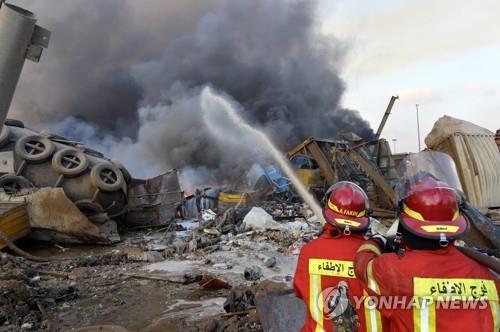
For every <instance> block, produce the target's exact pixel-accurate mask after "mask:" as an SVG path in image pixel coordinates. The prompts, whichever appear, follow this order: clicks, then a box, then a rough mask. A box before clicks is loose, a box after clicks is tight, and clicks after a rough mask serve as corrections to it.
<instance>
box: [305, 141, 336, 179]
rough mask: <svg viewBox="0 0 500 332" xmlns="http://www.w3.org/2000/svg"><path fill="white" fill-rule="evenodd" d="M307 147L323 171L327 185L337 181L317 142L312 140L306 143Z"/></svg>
mask: <svg viewBox="0 0 500 332" xmlns="http://www.w3.org/2000/svg"><path fill="white" fill-rule="evenodd" d="M307 149H308V151H309V153H310V154H311V156H312V157H313V158H314V160H316V162H317V163H318V166H319V168H320V169H321V171H322V172H323V174H324V176H325V180H326V182H327V183H328V185H332V184H334V183H335V182H336V181H337V176H336V175H335V172H334V170H333V168H332V165H331V164H330V161H328V159H327V158H326V156H325V154H324V153H323V151H322V150H321V148H320V147H319V145H318V143H317V142H316V141H312V142H311V143H310V144H309V145H307Z"/></svg>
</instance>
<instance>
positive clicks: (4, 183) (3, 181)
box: [0, 174, 34, 195]
mask: <svg viewBox="0 0 500 332" xmlns="http://www.w3.org/2000/svg"><path fill="white" fill-rule="evenodd" d="M28 188H34V186H33V184H32V183H31V182H30V181H29V180H28V179H26V178H25V177H24V176H17V175H12V174H5V175H2V176H0V189H3V190H4V191H5V193H6V194H9V195H12V194H16V193H19V192H20V191H21V190H22V189H28Z"/></svg>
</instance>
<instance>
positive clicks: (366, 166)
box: [347, 149, 396, 205]
mask: <svg viewBox="0 0 500 332" xmlns="http://www.w3.org/2000/svg"><path fill="white" fill-rule="evenodd" d="M347 153H348V154H349V156H350V157H351V158H352V159H353V160H354V161H355V162H357V163H358V165H359V166H360V167H361V169H362V170H363V172H365V173H366V174H367V175H368V176H369V177H370V178H372V180H373V182H375V184H376V185H377V186H378V187H380V189H382V191H383V192H384V193H385V194H386V195H387V197H389V198H390V201H391V202H392V204H393V205H394V198H395V197H396V194H395V192H394V189H392V187H391V186H390V185H389V183H388V182H387V181H386V180H385V178H384V177H383V176H382V174H380V172H379V171H378V170H376V169H374V168H373V167H372V165H371V164H370V163H369V162H368V161H367V160H365V159H364V158H363V157H361V155H360V154H359V153H358V152H357V151H356V150H354V149H348V150H347Z"/></svg>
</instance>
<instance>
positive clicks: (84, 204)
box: [75, 199, 104, 217]
mask: <svg viewBox="0 0 500 332" xmlns="http://www.w3.org/2000/svg"><path fill="white" fill-rule="evenodd" d="M75 205H76V207H77V208H78V209H79V210H80V211H81V212H82V213H83V214H84V215H86V216H87V217H91V216H95V215H97V214H101V213H104V209H103V208H102V206H101V204H99V203H96V202H93V201H91V200H90V199H81V200H79V201H76V202H75Z"/></svg>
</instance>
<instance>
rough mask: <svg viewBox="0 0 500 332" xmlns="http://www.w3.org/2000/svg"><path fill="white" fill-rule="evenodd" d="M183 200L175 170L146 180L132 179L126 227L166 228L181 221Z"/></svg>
mask: <svg viewBox="0 0 500 332" xmlns="http://www.w3.org/2000/svg"><path fill="white" fill-rule="evenodd" d="M183 197H184V193H183V190H182V188H181V184H180V181H179V174H178V171H177V170H175V169H174V170H171V171H168V172H166V173H164V174H161V175H158V176H155V177H152V178H150V179H147V180H140V179H132V180H131V182H130V183H129V190H128V211H127V214H126V217H125V223H126V224H127V226H130V227H134V228H136V227H151V226H158V225H165V224H167V223H169V222H171V221H172V220H173V219H174V218H176V217H181V215H180V213H179V208H180V204H181V202H182V200H183Z"/></svg>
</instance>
